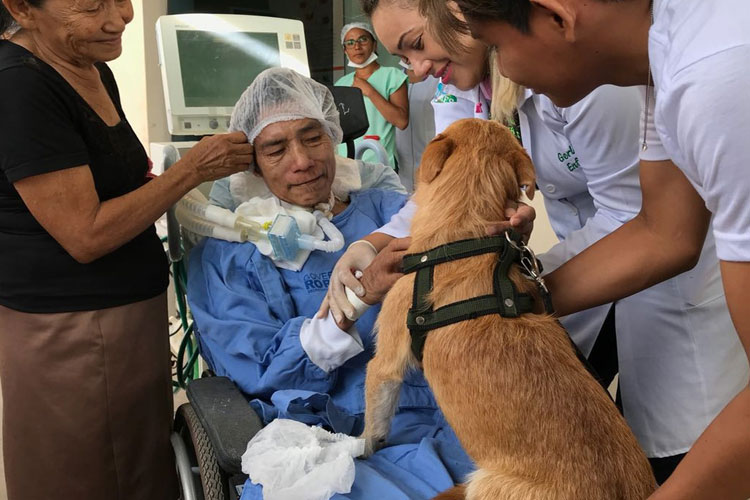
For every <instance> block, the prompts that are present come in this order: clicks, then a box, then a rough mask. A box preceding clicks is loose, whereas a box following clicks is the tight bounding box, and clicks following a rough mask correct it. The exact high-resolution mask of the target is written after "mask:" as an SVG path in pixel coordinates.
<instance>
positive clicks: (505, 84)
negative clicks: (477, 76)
mask: <svg viewBox="0 0 750 500" xmlns="http://www.w3.org/2000/svg"><path fill="white" fill-rule="evenodd" d="M490 75H491V77H492V105H491V107H490V114H491V115H492V119H493V120H496V121H498V122H500V123H503V124H505V125H515V123H514V122H515V118H514V115H515V113H516V110H517V109H518V101H519V100H520V99H521V96H523V93H524V91H525V90H526V89H525V88H524V87H523V86H522V85H519V84H517V83H515V82H512V81H510V80H509V79H508V78H506V77H504V76H503V75H501V74H500V70H499V69H498V67H497V53H496V49H492V51H491V52H490Z"/></svg>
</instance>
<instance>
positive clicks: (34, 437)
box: [0, 294, 177, 500]
mask: <svg viewBox="0 0 750 500" xmlns="http://www.w3.org/2000/svg"><path fill="white" fill-rule="evenodd" d="M166 311H167V307H166V298H165V294H162V295H159V296H158V297H155V298H153V299H149V300H145V301H142V302H137V303H135V304H128V305H125V306H119V307H112V308H109V309H102V310H98V311H83V312H72V313H54V314H29V313H23V312H18V311H14V310H11V309H8V308H6V307H3V306H0V378H1V380H2V397H3V453H4V454H5V457H4V458H5V479H6V483H7V486H8V498H9V500H37V499H38V500H42V499H44V500H48V499H50V498H61V499H76V500H88V499H91V500H103V499H112V500H131V499H132V500H136V499H137V500H141V499H142V500H165V499H174V498H176V496H177V493H176V484H177V483H176V476H175V466H174V457H173V454H172V448H171V446H170V443H169V434H170V431H171V428H172V389H171V382H170V380H171V369H170V358H169V356H170V355H169V338H168V328H167V318H166Z"/></svg>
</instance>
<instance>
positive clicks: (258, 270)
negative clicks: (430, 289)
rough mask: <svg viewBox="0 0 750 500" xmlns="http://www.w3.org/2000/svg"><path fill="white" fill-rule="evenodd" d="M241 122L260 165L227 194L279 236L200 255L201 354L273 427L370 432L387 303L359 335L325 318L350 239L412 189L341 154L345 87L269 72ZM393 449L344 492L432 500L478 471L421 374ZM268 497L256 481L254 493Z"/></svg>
mask: <svg viewBox="0 0 750 500" xmlns="http://www.w3.org/2000/svg"><path fill="white" fill-rule="evenodd" d="M231 128H232V129H234V130H242V131H244V132H245V133H246V134H247V136H248V140H249V141H250V143H251V144H253V146H254V150H255V159H254V167H255V168H254V171H253V172H247V173H241V174H236V175H234V176H232V178H230V180H229V182H228V185H227V184H226V183H224V184H223V187H222V184H219V185H218V186H217V188H218V189H224V194H223V196H224V200H225V203H224V204H225V205H226V204H229V205H232V206H231V208H234V209H235V210H236V212H237V213H241V214H242V215H244V216H245V217H246V218H249V219H252V220H256V221H258V222H259V223H263V221H272V220H274V221H275V223H274V225H273V227H272V228H271V229H270V230H269V232H270V233H271V234H273V235H275V236H274V237H273V238H269V239H270V240H271V241H270V242H269V241H265V240H264V241H258V242H257V243H251V242H245V243H234V242H229V241H223V240H219V239H214V238H206V239H205V240H203V241H202V242H201V243H200V244H199V245H198V246H197V247H196V248H195V249H193V252H192V254H191V256H190V262H189V279H188V283H189V285H188V298H189V303H190V307H191V309H192V311H193V314H194V317H195V321H196V324H197V326H198V330H199V332H200V333H199V340H200V346H201V353H202V355H203V357H204V358H205V359H206V361H207V363H208V364H209V366H210V367H211V369H212V370H213V371H214V372H215V373H216V374H217V375H222V376H226V377H229V378H230V379H231V380H233V381H234V382H235V383H236V384H237V386H238V387H239V388H240V389H241V390H242V392H244V393H245V394H246V395H247V396H249V397H250V399H251V405H252V407H253V409H254V410H255V411H256V412H257V413H258V414H259V415H260V417H261V419H262V420H263V423H264V424H268V423H269V422H271V421H273V420H274V419H277V418H285V419H293V420H296V421H299V422H303V423H305V424H309V425H317V426H322V427H324V428H326V429H328V430H331V431H334V432H339V433H345V434H348V435H352V436H356V435H359V434H360V433H361V432H362V430H363V424H364V422H363V420H364V410H365V401H364V383H365V366H366V365H367V362H368V361H369V360H370V359H371V358H372V356H373V354H374V352H373V350H374V344H375V342H374V338H373V325H374V322H375V318H376V316H377V314H378V312H379V309H380V308H379V306H373V307H371V308H370V309H369V310H367V311H366V312H364V314H362V316H361V317H360V318H359V319H358V320H357V321H356V322H355V323H354V325H353V326H352V327H351V328H349V329H348V330H342V329H341V328H339V326H338V324H337V323H336V321H335V319H334V318H333V317H332V316H331V315H330V313H329V315H328V316H327V317H324V318H316V317H315V313H316V312H317V311H318V308H319V307H320V305H321V302H322V301H323V299H324V297H325V294H326V290H327V288H328V278H329V276H330V274H331V271H332V270H333V267H334V265H335V264H336V261H337V260H338V258H339V257H340V255H341V254H342V253H343V251H344V249H345V247H346V245H348V244H349V243H352V242H354V241H357V240H359V239H360V238H362V237H363V236H366V235H367V234H369V233H370V232H372V231H374V230H376V229H378V228H379V227H381V226H382V225H384V224H385V223H386V222H388V221H389V219H390V217H391V216H392V215H393V214H395V213H396V212H397V211H398V210H399V209H400V208H401V207H402V206H403V204H404V203H405V201H406V195H405V194H404V191H403V188H401V187H400V184H399V183H398V177H397V176H396V174H395V173H394V172H393V171H391V170H390V169H388V168H386V167H382V166H379V167H375V166H373V165H369V167H368V168H369V169H370V170H369V171H368V172H369V173H368V174H367V175H365V173H364V172H363V171H362V168H363V166H362V165H361V163H358V162H355V161H353V160H348V159H344V158H339V157H336V156H334V151H335V149H336V146H337V145H338V143H339V142H341V137H342V130H341V127H340V126H339V114H338V112H337V109H336V105H335V104H334V102H333V98H332V96H331V93H330V91H329V90H328V89H327V88H325V87H324V86H322V85H320V84H318V83H316V82H314V81H313V80H311V79H309V78H306V77H303V76H300V75H299V74H297V73H295V72H293V71H291V70H288V69H281V68H275V69H270V70H267V71H265V72H263V73H262V74H261V75H259V76H258V77H257V78H256V80H255V81H254V82H253V84H252V85H251V86H250V87H249V88H248V89H247V91H246V92H245V93H244V94H243V96H242V97H241V98H240V101H239V103H238V104H237V106H236V108H235V111H234V113H233V116H232V120H231ZM375 171H377V173H376V174H374V173H373V172H375ZM229 196H231V200H230V198H229ZM212 198H214V199H216V198H221V194H220V195H218V196H217V195H214V194H213V193H212ZM279 214H282V215H286V216H290V217H286V218H283V217H277V215H279ZM277 226H279V227H277ZM289 246H291V247H292V250H293V251H292V252H291V253H289V251H288V250H289V248H288V247H289ZM298 247H299V250H298V251H296V253H295V252H294V250H297V248H298ZM388 443H389V445H390V446H389V447H388V448H385V449H383V450H381V451H379V452H378V453H377V454H375V455H374V456H372V457H370V458H369V459H367V460H357V461H356V464H355V466H356V475H355V480H354V484H353V486H352V491H351V493H348V494H347V495H346V496H343V495H336V496H335V497H334V498H352V499H366V498H387V499H389V500H398V499H404V500H406V499H422V498H424V499H427V498H431V497H433V496H434V495H436V494H437V493H439V492H441V491H443V490H445V489H448V488H450V487H452V486H453V484H454V483H457V482H460V481H462V480H463V479H464V477H465V476H466V474H468V473H469V472H470V471H471V470H472V469H473V467H474V466H473V464H472V463H471V461H470V460H469V459H468V457H467V456H466V455H465V453H464V452H463V450H462V449H461V447H460V445H459V444H458V441H457V439H456V438H455V436H454V434H453V431H452V430H451V429H450V427H449V426H448V425H447V423H446V422H445V421H444V419H443V417H442V414H441V413H440V412H439V410H438V408H437V404H436V402H435V400H434V398H433V396H432V394H431V392H430V390H429V388H428V386H427V383H426V382H425V380H424V378H423V376H422V373H421V372H414V373H412V374H411V375H410V378H407V380H405V383H404V385H403V387H402V389H401V394H400V401H399V406H398V410H397V414H396V416H395V419H394V421H393V426H392V431H391V434H390V436H389V438H388ZM261 496H262V493H261V487H260V486H259V485H253V484H251V483H250V482H249V481H248V483H247V484H246V487H245V489H244V492H243V495H242V498H243V499H250V498H261Z"/></svg>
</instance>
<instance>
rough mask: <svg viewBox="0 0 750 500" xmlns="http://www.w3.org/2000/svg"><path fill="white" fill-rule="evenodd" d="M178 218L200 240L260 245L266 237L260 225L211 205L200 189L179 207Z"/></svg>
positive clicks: (176, 211) (177, 209) (194, 191)
mask: <svg viewBox="0 0 750 500" xmlns="http://www.w3.org/2000/svg"><path fill="white" fill-rule="evenodd" d="M175 214H176V215H177V220H178V221H179V222H180V224H181V225H183V226H184V227H185V228H187V229H189V230H190V231H192V232H194V233H196V234H199V235H201V236H209V237H212V238H218V239H221V240H227V241H236V242H242V241H254V242H257V241H259V240H260V239H262V238H265V237H266V236H265V233H264V231H263V228H262V226H261V225H260V224H258V223H257V222H254V221H251V220H248V219H245V218H244V217H242V216H240V215H237V214H235V213H234V212H232V211H230V210H227V209H226V208H221V207H217V206H215V205H211V204H209V203H208V200H207V199H206V197H205V196H204V195H203V193H201V192H200V191H198V190H197V189H193V190H192V191H190V192H189V193H188V194H186V195H185V196H184V197H183V198H182V199H181V200H180V201H179V202H178V203H177V208H176V210H175Z"/></svg>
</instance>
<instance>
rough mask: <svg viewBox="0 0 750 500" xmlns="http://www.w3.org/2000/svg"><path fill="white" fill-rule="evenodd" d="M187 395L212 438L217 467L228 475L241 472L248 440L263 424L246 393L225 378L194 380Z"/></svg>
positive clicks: (209, 436)
mask: <svg viewBox="0 0 750 500" xmlns="http://www.w3.org/2000/svg"><path fill="white" fill-rule="evenodd" d="M187 396H188V399H189V400H190V404H191V405H192V406H193V408H194V409H195V413H196V414H197V415H198V419H199V420H200V421H201V424H203V427H204V429H205V430H206V433H207V434H208V438H209V439H210V440H211V444H212V445H213V448H214V451H215V453H216V459H217V461H218V462H219V466H220V467H221V468H222V469H223V470H224V471H226V472H228V473H230V474H241V473H242V454H243V453H244V452H245V449H246V448H247V443H248V441H250V439H252V437H253V436H254V435H255V434H256V433H257V432H258V431H259V430H260V429H261V428H262V427H263V423H262V422H261V420H260V418H259V417H258V415H257V414H256V413H255V411H254V410H253V409H252V408H251V407H250V404H249V403H248V402H247V399H245V396H243V395H242V393H241V392H240V390H239V389H238V388H237V386H235V385H234V383H233V382H232V381H231V380H229V379H228V378H226V377H206V378H201V379H198V380H193V381H192V382H190V384H189V385H188V387H187Z"/></svg>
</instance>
